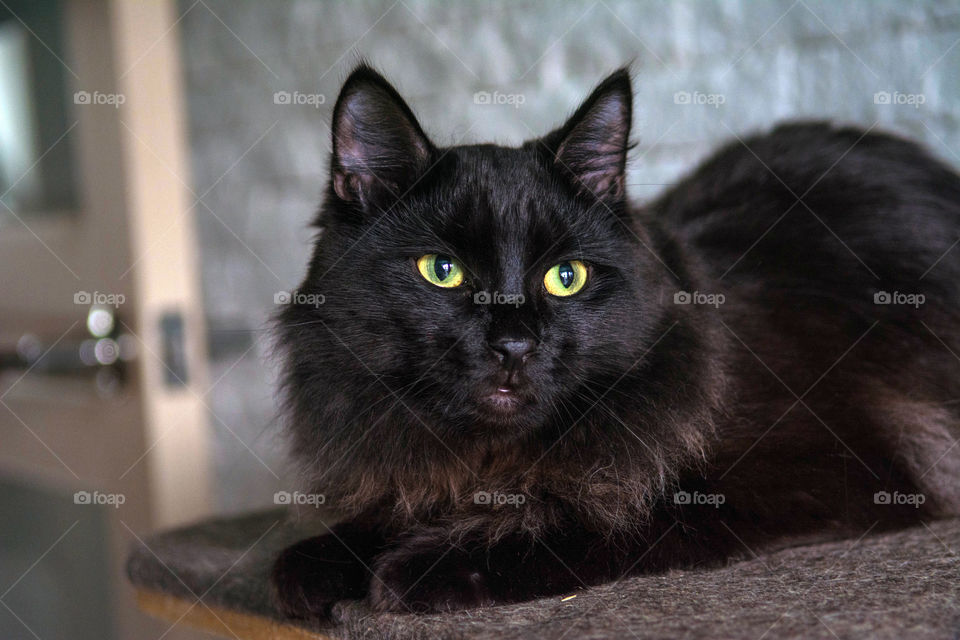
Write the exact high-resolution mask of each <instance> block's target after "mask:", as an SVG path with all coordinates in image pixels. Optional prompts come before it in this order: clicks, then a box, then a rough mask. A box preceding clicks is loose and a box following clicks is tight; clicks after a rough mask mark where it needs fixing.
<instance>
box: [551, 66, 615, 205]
mask: <svg viewBox="0 0 960 640" xmlns="http://www.w3.org/2000/svg"><path fill="white" fill-rule="evenodd" d="M632 112H633V90H632V89H631V86H630V74H629V72H628V71H627V70H626V69H619V70H618V71H615V72H614V73H613V74H611V75H610V76H608V77H607V78H606V79H605V80H604V81H603V82H601V83H600V84H599V85H598V86H597V88H596V89H594V90H593V93H591V94H590V97H588V98H587V99H586V100H585V101H584V102H583V104H582V105H581V106H580V108H579V109H577V111H576V113H574V114H573V116H572V117H571V118H570V119H569V120H568V121H567V122H566V124H564V125H563V126H562V127H560V128H559V129H557V130H556V131H554V132H553V133H550V134H549V135H547V136H546V138H544V143H545V144H546V146H547V148H549V149H550V151H551V152H552V153H553V154H554V164H555V166H556V167H557V169H558V170H560V172H561V173H563V174H565V175H566V176H567V177H568V178H569V179H570V180H571V181H572V182H573V185H574V188H576V189H577V191H578V192H581V193H584V192H586V193H591V194H593V195H594V196H595V197H597V198H600V199H616V198H621V197H623V196H624V194H625V192H626V184H625V183H626V178H625V172H626V165H627V152H628V151H629V149H630V122H631V117H632Z"/></svg>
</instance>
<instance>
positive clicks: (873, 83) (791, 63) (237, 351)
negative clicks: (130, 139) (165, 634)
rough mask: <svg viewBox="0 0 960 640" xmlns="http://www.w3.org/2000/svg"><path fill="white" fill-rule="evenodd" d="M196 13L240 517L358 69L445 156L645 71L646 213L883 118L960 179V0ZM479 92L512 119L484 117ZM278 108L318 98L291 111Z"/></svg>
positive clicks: (258, 467) (225, 411)
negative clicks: (813, 125)
mask: <svg viewBox="0 0 960 640" xmlns="http://www.w3.org/2000/svg"><path fill="white" fill-rule="evenodd" d="M180 8H181V11H182V12H184V13H185V15H184V16H183V18H182V21H181V29H182V40H183V51H184V66H185V72H186V79H187V84H188V100H189V115H190V132H191V148H192V155H193V158H192V160H193V180H194V183H195V189H196V190H197V192H198V193H201V194H204V192H206V193H205V195H204V196H203V204H201V205H198V206H197V207H196V209H195V215H196V217H197V225H198V227H199V233H200V240H201V244H202V255H203V288H204V292H205V297H206V309H207V314H208V317H209V318H210V322H211V327H212V332H213V333H212V336H213V338H214V340H215V341H216V342H217V343H218V344H220V343H222V344H224V345H225V346H224V347H223V348H218V349H216V351H215V353H214V358H213V379H214V380H217V379H218V378H219V381H218V382H217V384H216V386H215V387H214V390H213V392H212V398H213V405H212V406H213V410H214V412H215V414H216V416H215V417H214V419H213V420H212V425H213V426H212V428H213V429H214V430H215V433H216V439H215V441H216V444H217V446H216V464H217V470H218V471H217V473H218V478H219V482H220V496H221V507H222V508H226V509H234V508H242V507H245V506H248V505H251V504H260V503H265V502H270V501H271V499H272V493H273V491H274V490H275V488H276V487H277V486H279V481H278V480H277V479H275V478H274V474H276V475H277V476H282V475H283V473H282V469H283V464H282V455H281V451H282V450H281V448H280V446H279V442H278V441H277V438H276V429H275V428H274V426H273V424H272V418H273V412H274V410H275V409H274V404H273V399H272V398H273V390H272V388H271V374H270V369H269V368H268V367H267V366H266V365H265V357H266V355H267V352H266V341H265V337H266V336H265V334H264V332H262V331H257V330H256V329H258V328H260V327H262V326H263V324H264V322H265V320H266V318H267V317H268V315H269V314H270V313H271V312H272V311H273V310H274V308H275V307H274V303H273V299H274V293H275V292H277V291H280V290H285V289H290V288H293V287H294V286H295V285H296V284H297V282H298V280H299V278H300V277H301V275H302V273H303V270H304V266H305V263H306V260H307V256H308V249H309V240H310V233H309V231H308V229H307V227H306V225H307V223H308V221H309V219H310V217H311V216H312V214H313V212H314V210H315V208H316V204H317V201H318V199H319V194H320V192H321V188H322V185H323V180H324V176H325V171H326V160H327V153H328V151H329V148H330V143H329V129H328V121H329V117H330V110H331V108H332V103H333V101H334V100H335V98H336V91H337V88H338V85H339V83H340V82H341V81H342V79H343V77H344V76H345V74H346V73H347V72H348V71H349V69H350V68H351V66H352V64H353V63H354V62H355V61H356V59H357V57H358V56H363V57H365V58H367V59H369V60H370V61H371V62H373V63H374V64H375V65H376V66H378V67H379V68H380V69H381V70H382V71H384V72H385V73H386V75H387V76H388V77H389V78H391V79H392V80H393V81H394V82H395V84H396V85H397V86H398V88H399V89H400V91H401V93H402V94H403V95H404V96H405V97H406V98H407V99H408V101H409V102H410V104H411V106H412V107H413V109H414V111H415V112H416V113H417V115H418V116H419V117H420V118H421V121H422V123H423V125H424V127H425V128H426V129H427V131H428V133H431V134H432V135H433V137H434V139H435V140H436V141H437V142H439V143H441V144H444V143H446V144H452V143H456V142H460V141H463V142H471V141H479V140H495V141H499V142H503V143H507V144H515V143H519V142H520V141H521V140H523V139H524V138H527V137H531V136H532V135H534V134H540V133H542V132H544V131H545V130H546V129H547V128H548V127H550V126H552V125H553V124H558V123H559V122H560V121H561V120H562V119H563V118H564V117H565V116H566V115H567V114H568V113H569V112H570V111H571V109H573V108H574V107H575V106H576V104H577V103H578V101H579V100H580V99H582V98H583V97H584V96H585V94H586V93H587V92H588V91H589V90H590V89H591V88H592V86H593V85H594V84H595V83H596V82H597V81H599V80H600V79H601V77H602V76H603V74H605V73H606V72H609V71H611V70H612V69H614V68H616V67H618V66H620V65H622V64H624V63H626V62H631V61H632V69H633V71H634V74H635V79H636V81H635V88H636V102H635V109H636V124H635V129H634V137H635V139H636V140H637V141H638V142H639V146H638V148H637V149H636V152H635V153H634V157H633V162H632V166H631V180H630V183H631V189H632V193H633V196H634V197H635V198H636V199H640V200H642V199H646V198H649V197H651V196H652V195H653V194H655V193H657V192H658V191H660V190H661V189H662V188H663V185H665V184H669V183H670V181H671V180H673V179H675V178H676V176H677V175H679V174H680V173H681V172H682V171H684V170H685V169H688V168H690V167H691V166H692V165H693V163H694V162H696V160H697V159H699V158H701V157H703V156H704V155H705V154H706V153H707V152H708V151H709V150H710V149H711V148H712V147H714V146H715V145H716V144H717V143H719V142H720V141H722V140H724V139H727V138H730V137H732V135H733V132H736V133H737V134H742V133H744V132H747V131H750V130H754V129H758V128H763V127H766V126H768V125H770V124H771V123H773V122H775V121H778V120H782V119H787V118H830V119H834V120H838V121H844V122H852V123H857V124H860V125H862V126H864V127H869V126H871V125H874V124H876V126H877V127H879V128H884V129H889V130H894V131H898V132H901V133H903V134H906V135H909V136H912V137H914V138H917V139H920V140H922V141H924V142H925V143H926V144H927V145H928V146H929V147H930V148H931V149H932V150H933V151H934V153H936V154H938V155H939V156H941V157H942V158H944V159H946V160H947V161H948V162H951V163H953V164H954V165H958V166H960V3H958V2H956V1H953V2H905V1H898V0H886V1H874V2H867V1H862V2H842V3H841V2H836V1H831V0H824V1H814V0H796V1H794V2H790V1H789V0H778V1H775V2H759V1H753V0H729V1H725V2H719V1H714V2H676V3H673V2H649V1H643V2H626V1H624V2H618V1H615V0H597V1H596V2H592V1H588V2H567V3H555V2H546V1H544V2H517V1H509V0H508V1H502V0H496V1H490V0H488V1H484V2H461V3H456V2H433V1H428V0H397V2H393V3H391V2H343V3H332V2H308V1H305V0H300V1H296V2H262V3H252V2H250V3H247V2H237V1H235V0H199V1H197V2H194V0H183V2H182V3H181V6H180ZM481 91H486V92H489V93H490V94H491V102H496V101H500V102H503V103H502V104H479V103H478V101H477V100H475V97H474V94H475V93H476V92H481ZM495 91H496V92H497V94H496V97H494V94H493V92H495ZM275 92H288V93H289V94H290V95H291V102H293V101H295V100H297V99H299V100H302V101H304V102H305V103H304V104H300V105H294V104H276V103H275V100H274V94H275ZM294 92H299V96H296V97H295V96H294ZM881 92H886V93H887V94H889V98H890V103H889V104H885V103H884V102H885V101H884V95H882V94H881V95H879V96H878V95H877V94H880V93H881ZM316 95H319V96H323V97H322V98H319V97H318V98H312V97H311V96H316ZM687 98H689V101H688V102H687V101H686V99H687ZM321 101H322V102H323V103H322V104H310V103H311V102H312V103H319V102H321ZM685 102H686V103H685ZM897 102H900V104H896V103H897ZM518 103H521V104H518ZM236 329H240V330H239V331H235V330H236ZM243 329H253V330H254V331H252V332H250V333H249V335H252V336H253V341H252V342H251V343H250V344H249V345H245V344H243V343H242V341H239V342H238V341H237V340H236V338H238V337H239V338H242V337H244V336H246V335H248V333H247V332H245V331H243ZM231 345H232V346H231ZM248 347H250V348H249V351H246V352H245V350H246V349H247V348H248ZM224 425H229V427H230V429H231V430H232V431H233V433H231V432H230V430H228V429H227V428H226V427H225V426H224Z"/></svg>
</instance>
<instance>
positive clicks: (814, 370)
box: [274, 65, 960, 618]
mask: <svg viewBox="0 0 960 640" xmlns="http://www.w3.org/2000/svg"><path fill="white" fill-rule="evenodd" d="M631 105H632V92H631V87H630V78H629V75H628V73H627V72H626V71H625V70H620V71H618V72H616V73H614V74H613V75H611V76H610V77H609V78H607V79H606V80H604V81H603V82H602V83H601V84H600V85H599V86H598V87H597V89H596V90H595V91H594V93H593V94H592V95H591V96H590V97H589V98H588V99H587V100H586V102H585V103H584V105H583V106H582V107H581V108H580V109H579V110H577V112H576V113H575V114H574V115H573V117H571V119H570V120H569V121H568V122H567V123H566V124H564V125H563V126H561V127H560V128H559V129H557V130H556V131H554V132H552V133H550V134H548V135H546V136H545V137H544V138H541V139H536V140H531V141H529V142H527V143H526V144H524V145H523V146H521V147H519V148H505V147H499V146H493V145H472V146H460V147H452V148H438V147H436V146H435V145H434V144H433V143H432V142H431V141H430V140H429V139H428V138H427V136H426V135H425V134H424V132H423V130H422V128H421V127H420V125H419V124H418V123H417V121H416V119H415V118H414V116H413V114H412V112H411V110H410V109H409V108H408V107H407V105H406V104H405V103H404V102H403V101H402V99H401V98H400V96H399V95H398V94H397V92H396V91H395V90H394V89H393V88H392V87H391V86H390V85H389V84H388V83H387V82H386V81H385V80H384V79H383V78H382V77H381V76H380V75H378V74H377V73H376V72H375V71H373V70H372V69H370V68H369V67H367V66H364V65H361V66H360V67H359V68H357V69H356V70H355V71H354V72H353V74H351V75H350V77H349V78H348V79H347V81H346V83H345V85H344V88H343V90H342V92H341V95H340V98H339V100H338V102H337V105H336V107H335V109H334V122H333V127H332V129H333V132H334V154H333V158H332V161H331V177H330V182H329V187H328V190H327V193H326V197H325V201H324V204H323V206H322V209H321V212H320V215H319V217H318V220H317V223H316V224H317V227H318V237H317V241H316V248H315V251H314V255H313V258H312V260H311V262H310V265H309V269H308V272H307V275H306V278H305V279H304V281H303V284H302V286H301V287H300V289H299V292H300V293H301V294H304V295H303V296H301V297H299V298H295V299H294V304H291V305H288V306H286V307H285V308H284V310H283V311H282V313H281V314H280V316H279V321H278V326H279V331H278V337H279V344H280V347H281V349H282V351H283V353H284V356H285V369H284V374H285V380H284V390H285V398H286V418H287V428H288V430H289V435H290V437H291V442H292V452H293V456H294V459H295V460H296V461H297V462H298V464H299V466H300V469H301V470H302V474H303V480H304V486H305V488H306V490H308V491H311V492H314V493H320V494H323V495H324V496H325V497H326V500H327V504H328V505H332V506H334V507H335V508H337V509H338V510H339V511H340V512H341V513H342V514H343V515H344V521H343V523H342V524H340V525H337V526H335V527H334V528H333V529H332V530H331V531H318V534H321V535H318V537H316V538H312V539H309V540H305V541H303V542H301V543H299V544H298V545H296V546H294V547H291V548H290V549H288V550H287V551H285V552H284V553H283V554H282V555H281V557H280V558H279V559H278V560H277V564H276V566H275V570H274V587H275V591H276V594H277V597H278V601H279V603H280V605H281V606H282V608H283V610H284V611H285V612H286V613H287V614H289V615H290V616H294V617H307V618H322V617H324V616H325V615H327V614H328V611H329V606H330V605H331V604H332V603H333V602H334V601H336V600H338V599H341V598H360V597H367V598H369V600H370V602H371V604H372V605H373V606H374V607H375V608H377V609H380V610H394V611H434V610H444V609H449V608H462V607H471V606H478V605H484V604H491V603H501V602H510V601H518V600H524V599H529V598H533V597H536V596H540V595H546V594H553V593H562V592H566V591H568V590H570V589H573V588H577V587H581V586H588V585H591V584H596V583H599V582H603V581H608V580H612V579H615V578H618V577H620V576H622V575H627V574H631V573H639V572H651V571H661V570H666V569H669V568H672V567H688V566H700V565H703V566H707V565H711V564H716V563H719V562H724V561H727V560H729V559H733V558H736V557H740V556H744V555H748V554H751V553H754V552H759V551H762V550H765V549H771V548H774V547H779V546H785V545H790V544H798V543H800V542H803V541H809V540H820V539H825V538H837V537H843V536H859V535H862V534H864V533H865V532H867V531H876V530H881V529H887V528H893V527H899V526H904V525H907V524H910V523H913V522H916V521H918V520H920V519H923V518H930V517H935V516H941V515H946V514H957V513H960V447H957V446H955V444H956V441H957V438H958V437H960V376H958V375H957V374H958V371H960V361H958V356H957V354H958V353H960V249H954V250H951V249H952V248H953V245H954V244H955V243H956V241H957V239H958V237H960V178H958V176H957V174H956V173H954V172H953V171H952V170H951V169H950V168H948V167H946V166H945V165H944V164H942V163H941V162H939V161H937V160H935V159H933V158H932V157H931V156H930V155H928V154H927V153H926V152H925V151H924V150H923V149H921V148H920V147H919V146H917V145H916V144H914V143H912V142H908V141H905V140H902V139H899V138H897V137H894V136H891V135H886V134H881V133H875V132H865V131H862V130H859V129H855V128H845V127H835V126H832V125H830V124H828V123H809V124H788V125H784V126H780V127H778V128H776V129H775V130H773V131H772V132H770V133H767V134H763V135H759V136H754V137H749V138H747V139H745V140H735V141H733V142H731V143H730V144H729V145H727V146H726V147H725V148H723V149H721V150H720V151H719V152H718V153H716V154H715V155H714V156H712V157H711V158H709V159H708V160H707V161H706V162H704V163H703V164H702V165H701V166H700V167H699V168H698V169H697V170H696V171H695V172H694V173H693V174H691V175H690V176H689V177H687V178H686V179H684V180H683V181H682V182H680V183H679V184H678V185H676V186H675V187H674V188H672V189H671V190H670V191H669V192H668V193H666V194H665V195H664V196H662V197H661V198H660V199H659V200H657V201H656V202H654V203H652V204H650V205H649V206H645V207H642V208H641V207H636V206H633V205H631V203H630V202H629V200H628V198H627V193H626V188H625V178H624V170H625V163H626V157H627V152H628V149H629V147H630V142H629V134H630V121H631V108H632V107H631ZM431 253H437V254H444V255H448V256H452V257H454V258H456V259H457V260H458V261H459V262H460V263H461V264H462V265H463V266H464V269H465V270H466V272H467V276H466V279H465V281H464V284H463V285H462V286H460V287H457V288H454V289H442V288H440V287H436V286H434V285H432V284H430V283H428V282H427V281H426V280H424V279H423V278H422V277H421V276H420V275H419V273H418V272H417V269H416V265H415V263H416V260H417V258H419V257H420V256H422V255H425V254H431ZM568 260H581V261H583V262H584V263H586V264H587V265H588V268H589V279H588V281H587V284H586V286H585V287H584V289H583V290H582V291H581V292H579V293H577V294H576V295H573V296H570V297H565V298H558V297H554V296H550V295H549V294H547V293H546V291H545V290H544V285H543V277H544V273H545V272H546V271H547V270H548V269H549V268H550V267H551V266H553V265H555V264H558V263H560V262H564V261H568ZM480 292H489V293H491V294H493V293H494V292H496V293H497V294H500V295H501V296H521V295H522V296H523V303H522V304H516V303H514V304H478V302H477V300H476V299H475V296H476V294H478V293H480ZM695 292H696V294H697V296H693V294H694V293H695ZM880 292H889V293H890V294H893V293H895V292H896V293H898V294H901V295H900V296H899V297H898V299H897V300H895V301H894V303H892V304H877V303H876V301H875V295H876V294H878V293H880ZM684 293H688V294H691V295H690V297H691V298H693V303H691V304H682V303H683V302H685V301H686V299H687V298H686V297H685V295H684ZM309 294H322V295H323V296H324V298H323V300H324V302H323V304H311V303H309V302H310V301H316V300H317V298H316V297H309ZM907 294H910V295H913V296H914V297H913V298H909V300H912V301H913V302H914V304H904V303H903V302H904V300H908V299H907V298H904V297H903V296H904V295H907ZM920 295H922V296H923V301H922V304H916V301H917V300H920V298H919V297H917V296H920ZM721 296H722V297H721ZM510 299H511V300H514V301H516V300H517V299H518V298H510ZM303 300H307V301H308V303H302V301H303ZM501 300H503V298H501ZM879 300H880V301H881V302H882V301H883V298H882V296H881V298H879ZM298 301H299V302H300V303H298ZM505 339H508V340H516V341H524V340H529V341H532V342H531V343H532V344H533V345H534V348H535V351H534V353H533V355H532V356H530V357H529V358H528V359H527V361H526V362H525V363H524V364H523V365H522V367H521V368H520V369H519V370H518V371H514V373H513V377H512V378H509V379H508V378H507V376H508V374H509V372H508V371H506V368H505V365H504V364H503V363H502V362H501V360H502V358H501V357H499V356H498V354H497V351H496V350H495V349H494V348H491V345H496V344H497V343H498V342H499V341H502V340H505ZM505 380H508V382H509V383H510V385H512V393H511V394H510V399H508V400H505V401H504V400H500V399H497V398H499V396H497V393H496V392H497V389H498V388H499V387H502V386H503V385H504V384H506V383H505ZM491 398H493V399H491ZM883 492H887V494H889V495H890V496H891V498H890V500H889V503H887V500H886V498H885V497H884V496H885V495H886V494H884V493H883ZM487 494H490V495H493V496H495V497H494V498H493V499H492V500H490V501H487V500H485V499H484V496H486V495H487ZM478 496H479V497H478ZM687 496H689V500H688V499H687ZM918 496H920V497H918ZM497 497H499V498H500V502H501V503H497V502H498V500H497ZM489 502H493V504H490V503H489ZM520 503H522V504H520Z"/></svg>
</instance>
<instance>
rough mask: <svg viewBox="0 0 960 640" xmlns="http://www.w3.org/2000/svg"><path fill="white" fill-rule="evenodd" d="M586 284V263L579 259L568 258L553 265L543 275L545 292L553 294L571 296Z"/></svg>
mask: <svg viewBox="0 0 960 640" xmlns="http://www.w3.org/2000/svg"><path fill="white" fill-rule="evenodd" d="M585 284H587V265H585V264H583V263H582V262H580V261H579V260H570V261H569V262H561V263H560V264H558V265H554V266H553V267H551V268H550V270H549V271H547V275H545V276H543V286H545V287H546V288H547V293H549V294H551V295H555V296H572V295H573V294H575V293H576V292H577V291H580V289H583V285H585Z"/></svg>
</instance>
